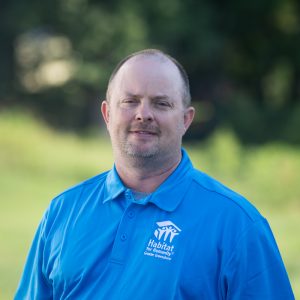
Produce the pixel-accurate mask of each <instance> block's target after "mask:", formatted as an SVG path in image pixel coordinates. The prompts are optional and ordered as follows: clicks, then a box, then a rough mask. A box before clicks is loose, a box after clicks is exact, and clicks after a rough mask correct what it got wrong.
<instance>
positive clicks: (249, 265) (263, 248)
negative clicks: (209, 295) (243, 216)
mask: <svg viewBox="0 0 300 300" xmlns="http://www.w3.org/2000/svg"><path fill="white" fill-rule="evenodd" d="M221 290H222V296H223V298H224V299H228V300H229V299H230V300H236V299H253V300H254V299H255V300H260V299H261V300H277V299H278V300H279V299H285V300H292V299H295V298H294V296H293V292H292V289H291V285H290V283H289V279H288V275H287V273H286V270H285V267H284V264H283V261H282V258H281V256H280V253H279V250H278V247H277V245H276V242H275V239H274V237H273V234H272V232H271V229H270V227H269V225H268V223H267V221H266V220H264V219H263V220H262V221H259V222H255V223H253V225H252V226H251V228H250V229H248V230H247V231H246V232H244V233H243V234H242V236H241V237H240V239H239V241H238V243H237V245H236V247H235V249H234V251H233V252H232V255H231V257H230V259H229V261H228V262H227V264H226V266H225V268H224V272H223V274H222V278H221Z"/></svg>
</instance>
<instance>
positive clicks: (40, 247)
mask: <svg viewBox="0 0 300 300" xmlns="http://www.w3.org/2000/svg"><path fill="white" fill-rule="evenodd" d="M46 221H47V214H46V215H45V216H44V218H43V219H42V222H41V223H40V225H39V227H38V229H37V232H36V234H35V237H34V240H33V243H32V245H31V249H30V251H29V254H28V257H27V261H26V264H25V268H24V271H23V275H22V277H21V280H20V283H19V286H18V289H17V292H16V294H15V298H14V299H15V300H19V299H20V300H21V299H22V300H34V299H45V300H46V299H53V297H52V286H51V283H50V282H49V281H48V280H47V279H46V277H45V275H44V274H45V273H44V264H45V259H46V258H45V236H44V230H45V224H46Z"/></svg>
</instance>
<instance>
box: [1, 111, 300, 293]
mask: <svg viewBox="0 0 300 300" xmlns="http://www.w3.org/2000/svg"><path fill="white" fill-rule="evenodd" d="M186 148H187V150H188V152H189V153H190V155H191V158H192V160H193V162H194V165H195V166H196V167H198V168H200V169H201V170H203V171H205V172H207V173H209V174H210V175H212V176H213V177H215V178H217V179H219V180H220V181H222V182H223V183H225V184H226V185H228V186H230V187H231V188H232V189H234V190H236V191H238V192H240V193H242V194H243V195H245V196H246V197H247V198H248V199H250V200H251V202H252V203H254V204H255V205H256V207H257V208H258V209H259V210H260V211H261V212H262V213H263V214H264V215H265V216H266V217H267V219H268V221H269V223H270V224H271V227H272V229H273V233H274V235H275V237H276V240H277V242H278V244H279V247H280V250H281V254H282V256H283V259H284V261H285V264H286V267H287V270H288V273H289V276H290V279H291V283H292V286H293V289H294V293H295V297H296V298H299V299H300V286H299V283H300V260H299V250H300V236H299V231H300V185H299V183H300V172H299V170H300V151H299V148H293V147H290V146H285V145H281V144H269V145H265V146H263V147H253V148H244V147H242V146H241V145H240V144H239V143H238V142H237V140H236V139H235V137H234V135H232V134H231V133H230V132H229V131H220V132H217V133H216V134H215V135H214V136H213V137H211V139H210V140H209V141H207V142H205V143H198V144H193V145H186ZM112 163H113V158H112V154H111V148H110V143H109V140H108V138H107V136H106V135H104V134H103V135H101V134H99V135H98V136H95V135H93V136H91V135H90V136H88V135H86V136H84V137H79V136H76V135H74V134H70V133H58V132H55V131H52V130H50V129H49V128H47V126H45V125H44V124H43V123H42V122H38V121H36V120H34V119H33V118H31V117H29V116H28V115H26V114H21V113H18V112H6V113H1V114H0V168H1V173H0V245H1V247H0V278H1V280H0V299H12V298H13V294H14V291H15V289H16V287H17V284H18V280H19V277H20V275H21V272H22V269H23V264H24V261H25V259H26V255H27V252H28V248H29V246H30V244H31V240H32V238H33V235H34V232H35V230H36V227H37V225H38V222H39V220H40V219H41V217H42V214H43V212H44V210H45V209H46V207H47V205H48V204H49V202H50V200H51V199H52V198H53V197H54V196H55V195H56V194H58V193H59V192H61V191H62V190H64V189H66V188H68V187H69V186H71V185H74V184H76V183H78V182H79V181H82V180H84V179H86V178H89V177H91V176H93V175H95V174H98V173H100V172H102V171H104V170H106V169H108V168H110V167H111V166H112Z"/></svg>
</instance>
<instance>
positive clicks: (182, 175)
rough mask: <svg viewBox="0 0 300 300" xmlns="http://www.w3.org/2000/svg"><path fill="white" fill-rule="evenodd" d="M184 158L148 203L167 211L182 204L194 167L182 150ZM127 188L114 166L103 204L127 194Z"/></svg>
mask: <svg viewBox="0 0 300 300" xmlns="http://www.w3.org/2000/svg"><path fill="white" fill-rule="evenodd" d="M181 153H182V158H181V161H180V164H179V165H178V166H177V168H176V169H175V170H174V171H173V173H172V174H171V175H170V176H169V177H168V178H167V179H166V180H165V181H164V182H163V183H162V184H161V185H160V186H159V187H158V188H157V189H156V190H155V191H154V192H153V193H151V194H150V195H149V196H148V199H147V200H148V202H152V203H153V204H155V205H156V206H158V207H159V208H160V209H162V210H165V211H169V212H171V211H174V210H175V209H176V208H177V206H178V205H179V204H180V203H181V201H182V199H183V197H184V196H185V193H186V192H187V190H188V187H189V184H190V182H191V176H190V175H189V174H191V173H190V172H189V171H190V170H191V169H193V165H192V163H191V161H190V159H189V157H188V155H187V153H186V151H185V150H184V149H182V150H181ZM126 189H127V188H126V186H125V185H124V184H123V182H122V180H121V179H120V177H119V175H118V172H117V170H116V167H115V166H114V167H113V169H111V170H110V171H109V172H108V175H107V178H106V182H105V196H104V200H103V203H105V202H107V201H109V200H114V199H115V198H117V197H118V196H119V195H120V194H121V193H123V192H125V190H126Z"/></svg>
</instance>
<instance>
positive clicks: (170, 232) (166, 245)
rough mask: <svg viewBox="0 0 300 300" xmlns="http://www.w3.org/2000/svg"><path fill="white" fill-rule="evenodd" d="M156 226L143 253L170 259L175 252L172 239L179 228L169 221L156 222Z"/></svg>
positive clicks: (177, 233)
mask: <svg viewBox="0 0 300 300" xmlns="http://www.w3.org/2000/svg"><path fill="white" fill-rule="evenodd" d="M156 224H157V226H158V227H157V228H156V229H155V231H154V236H155V239H154V238H150V240H149V242H148V244H147V247H146V250H145V252H144V255H147V256H152V257H155V258H160V259H165V260H172V256H173V255H174V253H175V249H174V248H175V246H174V245H172V243H173V240H174V238H175V237H176V236H178V235H179V234H180V232H181V229H180V228H179V227H178V226H176V225H175V224H174V223H173V222H171V221H162V222H157V223H156Z"/></svg>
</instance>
